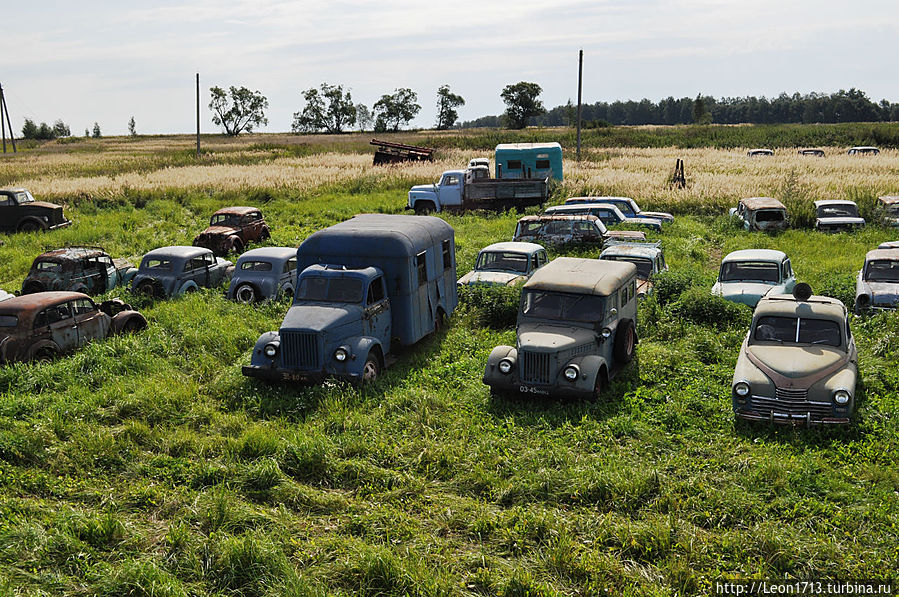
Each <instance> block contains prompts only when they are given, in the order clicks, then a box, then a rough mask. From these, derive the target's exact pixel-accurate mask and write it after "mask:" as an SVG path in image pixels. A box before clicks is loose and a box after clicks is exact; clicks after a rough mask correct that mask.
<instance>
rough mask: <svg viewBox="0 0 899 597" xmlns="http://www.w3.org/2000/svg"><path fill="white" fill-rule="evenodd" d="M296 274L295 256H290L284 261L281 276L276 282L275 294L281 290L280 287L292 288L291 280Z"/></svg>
mask: <svg viewBox="0 0 899 597" xmlns="http://www.w3.org/2000/svg"><path fill="white" fill-rule="evenodd" d="M296 276H297V258H296V257H291V258H290V259H288V260H287V261H285V262H284V269H283V270H282V271H281V278H280V280H279V284H278V290H277V292H276V293H275V294H278V293H280V292H281V289H282V288H285V287H288V288H293V280H294V279H295V278H296Z"/></svg>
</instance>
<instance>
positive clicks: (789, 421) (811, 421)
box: [734, 409, 850, 427]
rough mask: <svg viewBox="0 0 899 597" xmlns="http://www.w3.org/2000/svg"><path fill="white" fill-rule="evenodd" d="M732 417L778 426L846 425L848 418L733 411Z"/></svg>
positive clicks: (809, 414)
mask: <svg viewBox="0 0 899 597" xmlns="http://www.w3.org/2000/svg"><path fill="white" fill-rule="evenodd" d="M734 416H736V417H738V418H740V419H745V420H747V421H767V422H769V423H776V424H780V425H806V426H808V427H811V426H813V425H848V424H849V422H850V419H849V417H813V416H812V414H811V413H805V414H800V413H779V412H775V411H773V410H768V411H761V410H754V409H735V410H734Z"/></svg>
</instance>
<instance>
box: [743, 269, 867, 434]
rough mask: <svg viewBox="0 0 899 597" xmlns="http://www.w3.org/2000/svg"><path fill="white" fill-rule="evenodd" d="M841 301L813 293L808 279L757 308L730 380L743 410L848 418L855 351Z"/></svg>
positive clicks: (746, 414) (747, 414) (793, 417)
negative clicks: (792, 289) (806, 281)
mask: <svg viewBox="0 0 899 597" xmlns="http://www.w3.org/2000/svg"><path fill="white" fill-rule="evenodd" d="M847 315H848V314H847V311H846V307H845V306H844V305H843V303H841V302H840V301H838V300H836V299H833V298H828V297H823V296H812V292H811V288H810V287H809V286H808V284H797V285H796V288H795V290H794V293H793V294H792V295H790V294H781V295H776V296H767V297H765V298H763V299H762V300H761V301H759V304H758V306H757V307H756V308H755V312H754V313H753V315H752V323H751V325H750V327H749V332H748V333H747V334H746V338H745V339H744V340H743V345H742V347H741V348H740V355H739V357H737V365H736V368H735V370H734V377H733V382H732V385H731V388H732V390H731V398H732V401H733V409H734V414H735V416H736V417H738V418H742V419H749V420H756V421H770V422H774V423H799V424H803V423H804V424H806V425H814V424H840V423H844V424H845V423H849V421H850V418H851V416H852V412H853V408H854V402H855V382H856V378H857V376H858V354H857V352H856V349H855V339H854V338H853V337H852V332H851V331H850V329H849V319H848V317H847Z"/></svg>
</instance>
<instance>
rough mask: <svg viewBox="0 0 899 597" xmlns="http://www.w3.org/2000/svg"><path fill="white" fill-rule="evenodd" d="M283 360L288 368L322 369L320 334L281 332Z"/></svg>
mask: <svg viewBox="0 0 899 597" xmlns="http://www.w3.org/2000/svg"><path fill="white" fill-rule="evenodd" d="M281 350H282V351H283V353H282V354H283V356H282V361H283V364H284V367H286V368H288V369H293V368H296V369H313V370H315V369H321V366H322V364H321V350H320V349H319V343H318V334H315V333H311V332H281Z"/></svg>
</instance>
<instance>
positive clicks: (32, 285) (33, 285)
mask: <svg viewBox="0 0 899 597" xmlns="http://www.w3.org/2000/svg"><path fill="white" fill-rule="evenodd" d="M43 291H44V285H43V284H41V283H40V282H29V283H28V284H25V285H24V286H23V287H22V294H34V293H35V292H43Z"/></svg>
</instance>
